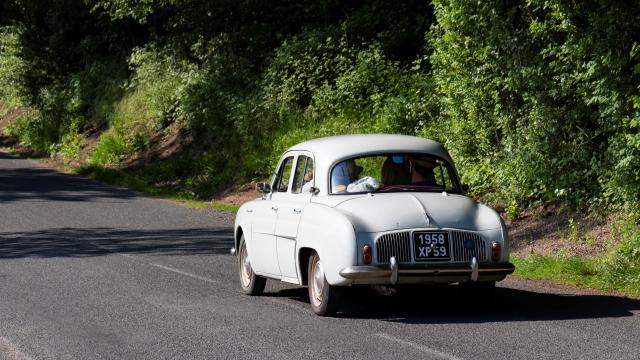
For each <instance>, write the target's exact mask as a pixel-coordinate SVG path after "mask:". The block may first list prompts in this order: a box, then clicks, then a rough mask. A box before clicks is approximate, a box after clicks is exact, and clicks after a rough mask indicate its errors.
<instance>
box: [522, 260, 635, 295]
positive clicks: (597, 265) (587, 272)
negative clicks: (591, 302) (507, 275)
mask: <svg viewBox="0 0 640 360" xmlns="http://www.w3.org/2000/svg"><path fill="white" fill-rule="evenodd" d="M511 262H512V263H513V264H514V265H515V266H516V271H515V272H514V276H517V277H521V278H524V279H531V280H552V281H555V282H558V283H562V284H567V285H573V286H579V287H586V288H592V289H598V290H604V291H619V292H623V293H626V294H629V295H632V296H640V286H639V285H640V284H639V283H638V282H637V281H635V280H634V277H635V276H638V274H628V273H625V272H628V266H623V267H622V269H615V267H612V266H611V265H610V263H608V262H607V261H605V260H604V259H601V258H586V257H578V256H573V257H562V256H557V255H550V256H543V255H530V256H527V257H524V258H520V257H513V256H512V257H511ZM618 264H620V263H618ZM620 270H621V271H620ZM620 277H623V278H624V280H622V281H620Z"/></svg>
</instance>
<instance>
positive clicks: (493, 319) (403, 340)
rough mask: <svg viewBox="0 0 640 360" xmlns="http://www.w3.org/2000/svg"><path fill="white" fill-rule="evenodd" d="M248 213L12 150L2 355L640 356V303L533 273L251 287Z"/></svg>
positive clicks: (0, 231) (2, 249)
mask: <svg viewBox="0 0 640 360" xmlns="http://www.w3.org/2000/svg"><path fill="white" fill-rule="evenodd" d="M232 220H233V216H232V215H229V214H222V213H216V212H213V211H210V210H209V211H205V210H194V209H187V208H184V207H182V206H179V205H175V204H172V203H170V202H167V201H163V200H156V199H150V198H147V197H144V196H141V195H140V194H137V193H135V192H131V191H129V190H124V189H119V188H114V187H110V186H106V185H103V184H100V183H97V182H94V181H91V180H86V179H83V178H80V177H75V176H71V175H65V174H60V173H57V172H55V171H53V170H50V169H46V168H42V167H39V166H38V165H36V164H35V163H33V162H31V161H27V160H22V159H18V158H16V157H13V156H10V155H6V154H2V153H0V359H11V360H14V359H218V358H219V359H299V358H311V359H640V336H638V330H640V320H639V319H640V301H637V300H630V299H625V298H622V297H616V296H608V295H595V294H585V293H582V292H576V291H573V290H570V289H566V288H560V287H551V288H549V287H546V286H541V285H539V284H537V283H532V282H525V281H516V280H507V281H505V282H503V283H501V287H500V288H499V289H498V291H497V294H496V299H495V301H494V303H493V304H489V305H483V304H479V303H476V302H474V301H472V300H469V299H467V298H464V297H461V296H460V293H459V292H458V290H457V288H456V287H455V286H448V287H442V288H425V289H420V290H418V291H416V292H414V293H405V294H398V295H396V296H379V295H375V294H373V293H371V292H368V291H366V290H354V291H351V292H350V294H349V295H350V300H349V301H348V302H347V303H346V304H345V306H344V310H345V312H342V313H340V314H339V316H338V317H336V318H320V317H317V316H315V315H314V314H313V313H312V312H311V310H310V309H309V306H308V299H307V296H306V289H305V288H300V287H296V286H291V285H285V284H280V283H275V282H273V281H270V282H268V285H267V289H266V294H265V295H264V296H260V297H248V296H244V295H242V294H240V293H239V291H238V287H239V285H238V281H237V275H236V271H235V266H234V265H235V257H233V256H231V255H229V254H228V249H229V247H230V246H231V242H232V239H231V236H232V235H231V222H232Z"/></svg>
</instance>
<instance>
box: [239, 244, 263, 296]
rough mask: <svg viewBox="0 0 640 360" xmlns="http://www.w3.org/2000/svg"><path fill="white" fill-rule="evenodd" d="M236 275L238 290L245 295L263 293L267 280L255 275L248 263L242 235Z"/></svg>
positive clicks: (247, 254)
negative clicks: (238, 280)
mask: <svg viewBox="0 0 640 360" xmlns="http://www.w3.org/2000/svg"><path fill="white" fill-rule="evenodd" d="M238 275H239V276H240V288H241V290H242V293H244V294H246V295H252V296H255V295H260V294H262V292H263V291H264V286H265V284H266V283H267V279H266V278H263V277H262V276H259V275H256V273H254V272H253V269H252V268H251V263H250V262H249V253H248V252H247V245H246V243H245V241H244V235H242V238H240V250H239V251H238Z"/></svg>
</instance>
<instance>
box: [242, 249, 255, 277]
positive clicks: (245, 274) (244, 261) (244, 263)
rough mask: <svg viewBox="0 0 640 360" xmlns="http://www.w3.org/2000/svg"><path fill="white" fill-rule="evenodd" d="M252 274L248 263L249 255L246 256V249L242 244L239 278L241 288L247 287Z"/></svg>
mask: <svg viewBox="0 0 640 360" xmlns="http://www.w3.org/2000/svg"><path fill="white" fill-rule="evenodd" d="M252 272H253V271H252V270H251V264H250V263H249V254H247V248H246V247H245V246H244V244H243V246H242V249H241V250H240V278H241V280H242V286H244V287H247V286H249V284H250V283H251V274H252Z"/></svg>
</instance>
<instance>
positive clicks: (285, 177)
mask: <svg viewBox="0 0 640 360" xmlns="http://www.w3.org/2000/svg"><path fill="white" fill-rule="evenodd" d="M292 167H293V156H289V157H288V158H286V159H284V161H283V162H282V165H280V169H279V171H278V176H277V177H276V180H275V181H274V183H273V189H274V190H275V191H278V192H286V191H287V189H288V188H289V179H290V178H291V168H292Z"/></svg>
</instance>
